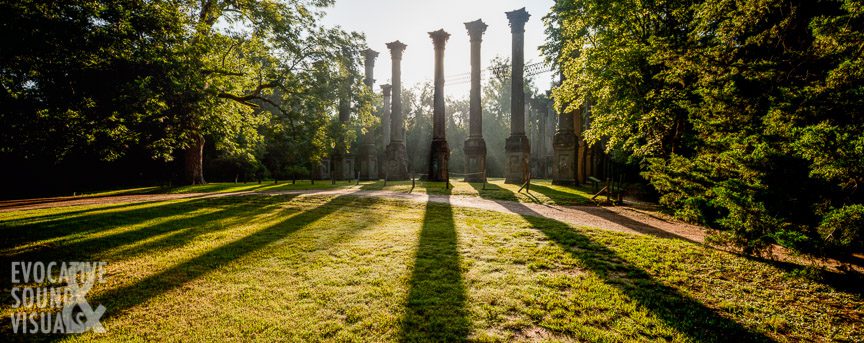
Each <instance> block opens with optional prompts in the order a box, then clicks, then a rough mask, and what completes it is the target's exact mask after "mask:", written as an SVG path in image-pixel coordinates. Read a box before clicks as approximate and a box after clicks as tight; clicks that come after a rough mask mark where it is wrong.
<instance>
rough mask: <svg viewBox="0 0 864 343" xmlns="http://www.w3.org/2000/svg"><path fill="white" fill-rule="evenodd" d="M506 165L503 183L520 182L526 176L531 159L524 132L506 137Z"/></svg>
mask: <svg viewBox="0 0 864 343" xmlns="http://www.w3.org/2000/svg"><path fill="white" fill-rule="evenodd" d="M505 151H506V152H507V165H506V166H505V168H504V183H510V184H522V183H525V181H526V179H527V177H528V167H529V165H528V163H529V162H530V159H531V143H530V142H529V140H528V137H527V136H525V135H524V134H521V135H518V136H517V135H514V136H510V137H508V138H507V143H506V145H505Z"/></svg>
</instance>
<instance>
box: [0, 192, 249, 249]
mask: <svg viewBox="0 0 864 343" xmlns="http://www.w3.org/2000/svg"><path fill="white" fill-rule="evenodd" d="M235 201H236V200H235ZM221 202H222V203H228V199H223V200H221ZM217 203H218V202H217ZM213 205H214V199H194V200H188V199H183V200H180V201H159V202H154V203H143V204H142V203H133V204H124V205H118V206H116V207H107V208H99V209H92V210H84V211H75V212H72V213H68V212H67V213H58V214H52V215H49V216H50V217H46V218H38V219H36V222H35V223H28V222H29V221H31V218H27V219H23V220H21V221H20V222H22V223H21V224H18V222H19V221H18V220H11V221H6V222H2V223H0V231H3V237H2V240H0V251H4V250H8V249H10V248H14V247H16V246H20V245H23V244H28V243H34V242H38V241H43V240H51V239H56V238H62V237H65V236H70V235H88V234H94V233H98V232H101V231H104V230H108V229H111V228H115V227H118V226H130V225H135V224H139V223H141V222H144V221H147V220H151V219H154V218H160V217H171V216H178V215H182V214H185V213H188V212H192V211H195V210H198V209H201V208H203V207H206V206H213ZM127 207H132V208H130V209H126V210H121V211H116V210H117V209H122V208H127ZM102 210H107V211H109V212H105V213H96V214H89V215H88V213H90V212H96V211H102ZM66 214H71V215H72V216H71V217H66V216H65V215H66ZM55 218H59V219H56V220H55Z"/></svg>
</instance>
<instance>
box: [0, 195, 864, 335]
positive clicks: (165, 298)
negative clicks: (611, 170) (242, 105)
mask: <svg viewBox="0 0 864 343" xmlns="http://www.w3.org/2000/svg"><path fill="white" fill-rule="evenodd" d="M271 185H272V184H271ZM316 185H317V183H316ZM208 186H209V185H208ZM246 186H253V185H250V184H247V185H246ZM254 186H258V185H257V184H255V185H254ZM277 186H278V185H277ZM310 186H311V185H310ZM435 186H436V185H435V184H428V185H425V186H420V187H418V188H415V190H414V191H425V192H438V189H439V188H437V187H435ZM456 186H457V187H455V188H454V189H453V190H452V191H451V192H450V194H454V195H458V194H463V193H464V194H468V193H471V192H474V194H478V195H480V196H482V197H484V198H490V199H504V200H509V199H513V198H514V197H515V198H517V199H519V200H523V199H521V198H518V197H519V196H520V195H516V194H514V193H513V191H515V188H514V189H512V190H511V188H512V187H510V185H503V184H499V183H496V182H493V183H492V186H493V187H499V188H501V189H496V190H489V191H488V192H482V191H478V190H477V189H476V188H474V185H468V184H464V183H462V184H457V185H456ZM478 186H479V184H478ZM539 186H542V187H546V188H548V189H549V190H551V191H547V192H548V193H550V194H552V195H551V196H550V195H547V194H546V193H544V192H542V191H541V190H539V189H537V188H539V187H537V188H532V189H533V190H535V191H536V193H539V194H542V195H544V196H545V197H547V198H548V199H546V200H540V201H543V202H547V203H563V202H567V201H571V202H572V203H576V202H577V201H582V200H579V199H584V194H587V193H584V192H582V191H566V190H561V189H558V188H555V187H554V186H551V185H548V186H547V185H543V184H542V183H541V184H540V185H539ZM200 187H207V186H200ZM220 187H222V186H220ZM232 187H234V186H224V188H221V189H219V191H228V190H227V189H234V188H232ZM238 187H240V186H238ZM283 187H284V186H283ZM295 187H296V186H295ZM340 187H341V186H340ZM345 187H348V186H347V185H346V186H345ZM358 187H359V188H363V189H375V188H377V187H380V188H378V189H394V190H395V189H401V188H400V187H404V185H402V184H393V183H389V184H388V186H387V187H386V188H385V187H384V186H383V183H380V185H379V183H366V184H363V183H361V185H360V186H358ZM408 187H409V188H410V184H409V185H408ZM217 188H218V187H217ZM186 191H193V192H194V191H195V188H194V187H193V188H191V189H189V190H186ZM555 192H563V193H568V194H569V195H561V194H558V193H555ZM443 193H446V192H443ZM539 197H540V196H539V195H537V198H539ZM568 199H569V200H568ZM532 201H533V200H532ZM0 236H2V237H3V239H2V240H0V259H2V261H0V262H2V268H3V270H2V273H3V274H2V275H4V280H5V275H9V274H8V268H9V267H8V266H9V265H10V261H13V260H14V261H32V260H42V261H52V260H53V261H79V260H92V261H107V262H108V273H107V276H106V282H105V283H101V284H97V285H96V286H95V287H94V288H93V290H92V291H91V292H90V294H89V295H88V297H87V300H88V302H89V303H90V304H92V305H94V306H95V305H97V304H102V305H104V306H105V307H106V308H107V312H106V315H105V317H103V320H102V323H103V325H105V327H106V329H107V330H108V331H107V332H106V333H104V334H94V333H88V334H84V335H70V336H55V337H43V336H22V335H16V336H12V335H10V332H11V324H10V320H9V316H10V314H11V313H12V312H13V309H11V308H10V305H9V304H11V299H10V296H9V289H8V282H7V281H3V287H4V289H3V292H2V297H3V301H2V306H3V307H2V308H0V316H2V321H3V322H2V332H0V340H2V341H14V340H20V339H34V338H35V339H38V338H46V339H51V340H65V341H91V340H104V341H130V340H131V341H134V340H153V341H178V340H184V341H189V340H192V341H203V340H209V341H224V340H235V341H321V340H337V341H400V340H401V341H461V340H472V341H506V340H553V341H633V340H636V341H657V340H665V341H733V342H742V341H770V340H778V341H811V340H812V341H862V340H864V330H862V322H864V299H862V296H861V294H860V292H858V293H849V292H844V291H841V290H836V289H833V288H832V287H830V286H827V285H824V284H820V283H818V282H815V281H810V280H808V279H805V278H803V277H800V276H797V275H796V274H795V273H790V272H787V271H786V270H785V269H782V268H779V267H777V266H774V265H771V264H769V263H765V262H759V261H754V260H751V259H747V258H744V257H739V256H735V255H732V254H730V253H726V252H722V251H718V250H715V249H711V248H708V247H705V246H702V245H698V244H693V243H690V242H686V241H682V240H676V239H668V238H658V237H653V236H647V235H631V234H623V233H614V232H607V231H602V230H599V229H592V228H584V227H578V228H574V227H570V226H568V225H566V224H563V223H560V222H556V221H552V220H548V219H542V218H538V217H534V216H519V215H509V214H502V213H497V212H489V211H483V210H477V209H465V208H458V207H451V206H449V205H447V204H435V203H429V204H421V203H414V202H407V201H397V200H384V199H375V198H358V197H352V196H350V195H343V196H335V197H334V196H325V195H306V196H296V195H248V196H236V197H221V198H191V199H180V200H172V201H163V202H147V203H136V204H110V205H88V206H76V207H62V208H52V209H41V210H28V211H16V212H3V213H0ZM19 310H20V309H16V310H15V311H19Z"/></svg>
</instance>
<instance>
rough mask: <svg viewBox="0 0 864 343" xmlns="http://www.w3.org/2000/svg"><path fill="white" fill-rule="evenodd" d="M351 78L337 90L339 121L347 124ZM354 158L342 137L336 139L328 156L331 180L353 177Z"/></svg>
mask: <svg viewBox="0 0 864 343" xmlns="http://www.w3.org/2000/svg"><path fill="white" fill-rule="evenodd" d="M353 83H354V80H353V79H350V78H349V79H348V80H345V81H344V83H343V84H342V87H341V90H340V91H339V122H340V123H341V124H343V125H344V124H347V123H348V121H350V120H351V84H353ZM353 167H354V160H353V158H352V156H351V155H349V154H348V152H347V147H346V146H345V142H344V140H343V137H342V136H341V130H340V136H339V137H337V139H336V146H335V147H334V149H333V153H332V155H331V156H330V178H331V179H333V180H349V179H353V178H354V168H353Z"/></svg>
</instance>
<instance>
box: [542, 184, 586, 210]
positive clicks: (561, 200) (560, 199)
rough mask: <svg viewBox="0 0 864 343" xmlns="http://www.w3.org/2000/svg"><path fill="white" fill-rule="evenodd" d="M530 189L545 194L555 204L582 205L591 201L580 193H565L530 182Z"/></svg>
mask: <svg viewBox="0 0 864 343" xmlns="http://www.w3.org/2000/svg"><path fill="white" fill-rule="evenodd" d="M530 191H532V192H537V193H540V194H543V195H545V196H547V197H548V198H549V199H552V203H553V204H556V205H583V204H590V203H591V199H589V198H588V197H585V196H583V195H581V194H574V193H567V192H563V191H559V190H557V189H553V188H550V187H546V186H543V185H538V184H534V183H532V184H531V188H530Z"/></svg>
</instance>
